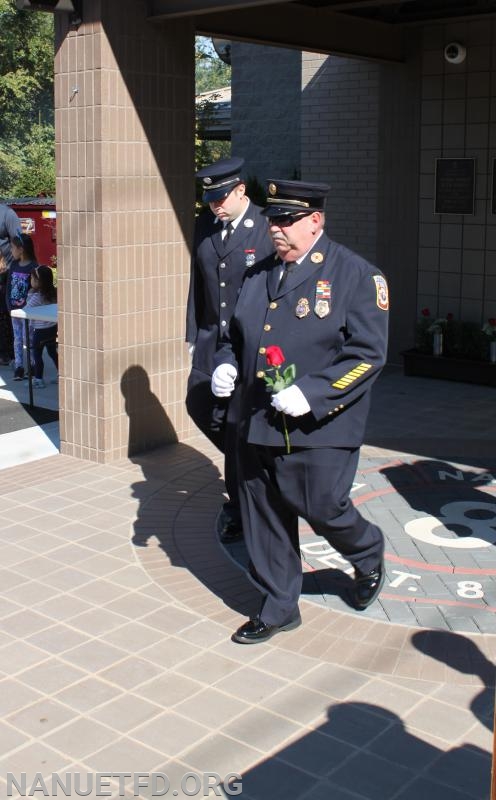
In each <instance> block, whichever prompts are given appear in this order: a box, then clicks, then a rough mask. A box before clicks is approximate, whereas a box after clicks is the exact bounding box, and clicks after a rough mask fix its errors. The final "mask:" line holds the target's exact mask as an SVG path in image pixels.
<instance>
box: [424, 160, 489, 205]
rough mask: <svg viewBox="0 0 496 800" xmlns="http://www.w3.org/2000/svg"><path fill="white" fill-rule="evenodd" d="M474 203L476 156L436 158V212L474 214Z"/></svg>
mask: <svg viewBox="0 0 496 800" xmlns="http://www.w3.org/2000/svg"><path fill="white" fill-rule="evenodd" d="M493 195H494V193H493ZM474 204H475V158H436V191H435V198H434V213H435V214H473V213H474Z"/></svg>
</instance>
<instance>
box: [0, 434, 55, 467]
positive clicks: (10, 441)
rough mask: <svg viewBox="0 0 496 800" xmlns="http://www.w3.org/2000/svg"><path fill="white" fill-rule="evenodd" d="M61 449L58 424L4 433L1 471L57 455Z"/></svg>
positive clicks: (1, 444)
mask: <svg viewBox="0 0 496 800" xmlns="http://www.w3.org/2000/svg"><path fill="white" fill-rule="evenodd" d="M59 449H60V433H59V423H58V422H50V423H48V424H47V425H39V426H33V427H31V428H25V429H24V430H20V431H11V432H10V433H3V434H1V435H0V470H2V469H7V467H15V466H17V465H18V464H27V463H28V461H37V460H38V459H39V458H46V457H47V456H53V455H56V454H57V453H58V452H59Z"/></svg>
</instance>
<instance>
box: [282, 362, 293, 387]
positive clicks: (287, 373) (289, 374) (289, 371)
mask: <svg viewBox="0 0 496 800" xmlns="http://www.w3.org/2000/svg"><path fill="white" fill-rule="evenodd" d="M282 376H283V378H284V380H285V382H286V386H289V384H290V383H293V381H294V379H295V378H296V367H295V365H294V364H290V365H289V366H288V367H286V369H285V370H284V372H283V373H282Z"/></svg>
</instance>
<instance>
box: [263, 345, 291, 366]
mask: <svg viewBox="0 0 496 800" xmlns="http://www.w3.org/2000/svg"><path fill="white" fill-rule="evenodd" d="M265 358H266V360H267V364H268V366H269V367H280V366H281V364H283V363H284V361H285V360H286V359H285V358H284V353H283V352H282V350H281V348H280V347H278V346H277V345H276V344H271V345H269V347H267V349H266V351H265Z"/></svg>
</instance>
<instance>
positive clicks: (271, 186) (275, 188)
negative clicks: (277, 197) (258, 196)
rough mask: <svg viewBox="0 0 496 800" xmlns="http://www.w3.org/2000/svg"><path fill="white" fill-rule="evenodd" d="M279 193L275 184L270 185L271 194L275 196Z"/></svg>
mask: <svg viewBox="0 0 496 800" xmlns="http://www.w3.org/2000/svg"><path fill="white" fill-rule="evenodd" d="M276 192H277V186H276V185H275V183H269V194H272V195H274V194H275V193H276Z"/></svg>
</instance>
